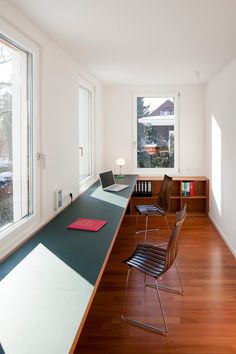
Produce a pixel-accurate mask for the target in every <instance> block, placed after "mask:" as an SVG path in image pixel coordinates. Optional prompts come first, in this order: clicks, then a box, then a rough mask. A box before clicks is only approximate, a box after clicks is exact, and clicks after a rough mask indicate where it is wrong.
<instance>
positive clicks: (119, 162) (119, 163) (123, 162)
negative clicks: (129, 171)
mask: <svg viewBox="0 0 236 354" xmlns="http://www.w3.org/2000/svg"><path fill="white" fill-rule="evenodd" d="M116 165H117V166H119V167H120V174H119V175H118V176H117V177H118V178H121V177H124V175H123V174H122V166H124V165H125V160H124V159H122V158H119V159H117V160H116Z"/></svg>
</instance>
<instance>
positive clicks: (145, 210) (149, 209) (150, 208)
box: [135, 204, 166, 216]
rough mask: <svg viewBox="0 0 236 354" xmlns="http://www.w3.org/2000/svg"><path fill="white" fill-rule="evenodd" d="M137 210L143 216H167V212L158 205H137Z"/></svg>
mask: <svg viewBox="0 0 236 354" xmlns="http://www.w3.org/2000/svg"><path fill="white" fill-rule="evenodd" d="M135 209H136V210H137V212H138V213H139V214H142V215H152V214H153V215H156V214H160V215H163V216H165V215H166V212H165V211H164V209H162V208H161V207H158V206H157V205H154V204H153V205H148V204H147V205H136V206H135Z"/></svg>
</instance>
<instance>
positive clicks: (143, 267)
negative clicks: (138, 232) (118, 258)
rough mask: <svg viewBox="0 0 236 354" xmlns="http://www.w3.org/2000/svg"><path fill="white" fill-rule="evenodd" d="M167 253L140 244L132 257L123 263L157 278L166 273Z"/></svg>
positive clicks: (161, 249)
mask: <svg viewBox="0 0 236 354" xmlns="http://www.w3.org/2000/svg"><path fill="white" fill-rule="evenodd" d="M166 253H167V250H166V249H163V248H161V247H158V246H153V245H149V244H146V243H139V244H138V245H137V247H136V249H135V251H134V253H133V254H132V256H130V257H129V258H128V259H126V260H124V261H123V263H126V264H128V265H129V266H130V267H134V268H136V269H138V270H139V271H141V272H142V273H145V274H147V275H149V276H151V277H154V278H157V277H159V276H160V275H161V274H163V272H164V268H165V264H166Z"/></svg>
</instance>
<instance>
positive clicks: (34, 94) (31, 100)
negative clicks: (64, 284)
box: [0, 18, 40, 259]
mask: <svg viewBox="0 0 236 354" xmlns="http://www.w3.org/2000/svg"><path fill="white" fill-rule="evenodd" d="M0 34H1V37H2V38H3V39H4V40H5V41H7V42H9V44H12V45H14V46H16V47H18V48H19V49H21V50H23V51H24V52H27V53H29V55H28V56H27V58H28V59H29V57H31V59H30V61H31V63H30V64H28V65H27V75H29V76H28V77H27V83H28V85H29V86H30V88H31V94H30V95H29V92H28V95H27V96H28V97H27V98H28V121H30V125H29V130H28V134H29V160H30V161H29V164H31V166H32V167H31V169H30V176H29V178H32V184H31V186H30V189H29V193H31V200H30V202H29V210H31V211H32V212H31V213H29V214H28V215H26V216H25V217H23V218H21V219H20V220H18V221H16V222H14V223H12V224H10V225H9V226H8V227H7V228H3V229H2V231H1V232H0V259H1V258H2V257H5V256H6V255H7V254H8V253H9V252H11V251H12V250H13V249H14V248H15V247H17V246H18V244H19V243H21V242H23V241H24V240H25V239H26V238H28V237H29V236H30V235H31V234H32V233H33V231H34V230H35V228H36V227H37V226H38V223H39V220H40V173H39V162H38V161H37V158H36V156H37V152H38V151H40V149H39V140H40V139H39V130H40V129H39V128H40V127H39V112H38V109H39V108H38V103H39V97H38V96H39V48H38V46H37V45H36V44H35V43H34V42H32V41H31V40H30V39H29V38H28V37H26V36H25V35H24V34H22V33H21V32H20V31H18V29H16V28H15V27H13V26H12V25H11V24H9V23H8V22H5V21H4V20H3V19H1V18H0Z"/></svg>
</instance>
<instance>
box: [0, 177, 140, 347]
mask: <svg viewBox="0 0 236 354" xmlns="http://www.w3.org/2000/svg"><path fill="white" fill-rule="evenodd" d="M136 177H137V176H136V175H127V176H125V177H124V178H122V179H120V180H119V181H118V183H119V182H120V183H122V184H129V186H130V187H129V188H127V189H125V190H123V191H121V192H119V193H109V192H104V191H103V190H102V189H101V187H100V183H99V182H98V181H97V182H96V183H94V184H93V185H92V186H91V187H90V188H89V189H88V190H87V191H86V192H84V193H83V194H82V195H81V196H80V197H79V198H77V199H76V200H75V201H74V202H73V203H72V204H71V205H69V206H68V207H67V208H66V209H64V210H63V211H62V212H61V213H60V214H59V215H57V216H56V217H55V218H54V219H53V220H52V221H51V222H49V223H48V224H47V225H46V226H45V227H44V228H42V229H41V230H40V231H39V232H38V233H37V234H36V235H34V236H33V237H32V238H31V239H30V240H29V241H27V242H26V243H25V244H24V245H23V246H21V247H20V248H19V249H18V250H17V251H15V252H14V253H13V254H12V255H11V256H9V257H8V258H7V259H6V260H5V261H4V262H2V264H1V265H0V279H1V283H0V343H1V346H2V350H3V351H5V353H6V354H19V353H20V354H32V353H34V354H42V353H43V354H54V353H55V354H60V353H61V354H66V353H68V352H70V353H72V352H73V350H74V348H75V345H76V343H77V340H78V338H79V335H80V332H81V329H82V327H83V324H84V321H85V319H86V316H87V313H88V311H89V308H90V305H91V302H92V299H93V297H94V295H95V292H96V289H97V287H98V284H99V281H100V278H101V276H102V273H103V271H104V268H105V265H106V262H107V260H108V257H109V255H110V252H111V249H112V246H113V243H114V241H115V238H116V236H117V234H118V230H119V226H120V224H121V222H122V219H123V216H124V213H125V210H126V208H127V206H128V203H129V199H130V196H131V193H132V190H133V187H134V185H135V182H136ZM79 217H83V218H92V219H105V220H107V224H106V225H104V226H103V227H102V228H101V229H100V230H99V231H98V232H88V231H79V230H69V229H67V226H68V225H69V224H70V223H72V222H73V221H74V220H76V219H77V218H79ZM1 346H0V347H1ZM0 351H1V349H0Z"/></svg>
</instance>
